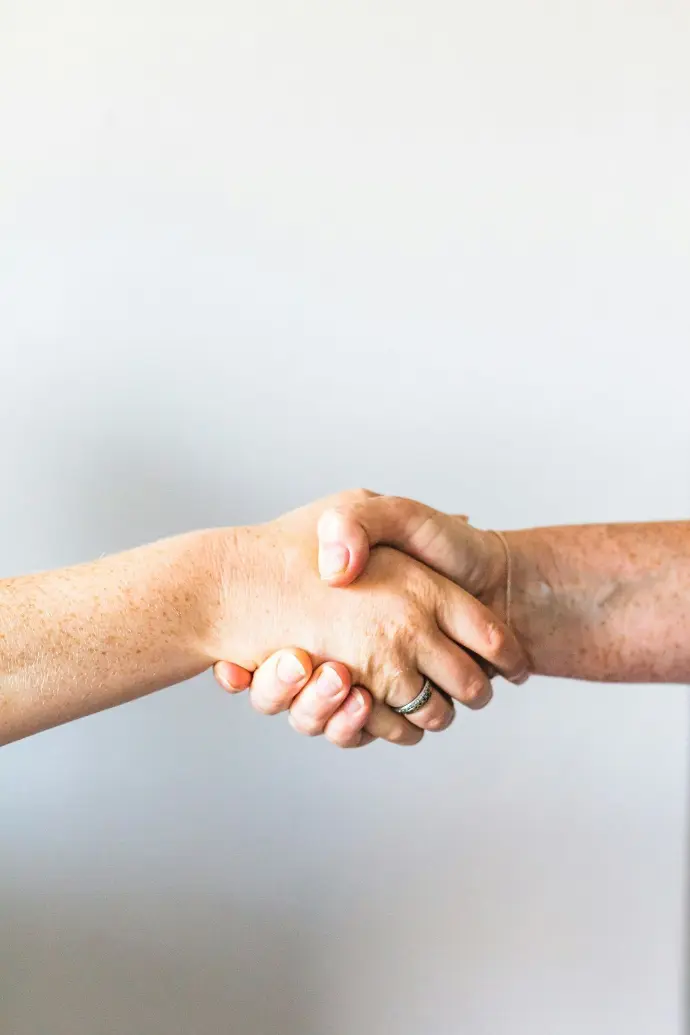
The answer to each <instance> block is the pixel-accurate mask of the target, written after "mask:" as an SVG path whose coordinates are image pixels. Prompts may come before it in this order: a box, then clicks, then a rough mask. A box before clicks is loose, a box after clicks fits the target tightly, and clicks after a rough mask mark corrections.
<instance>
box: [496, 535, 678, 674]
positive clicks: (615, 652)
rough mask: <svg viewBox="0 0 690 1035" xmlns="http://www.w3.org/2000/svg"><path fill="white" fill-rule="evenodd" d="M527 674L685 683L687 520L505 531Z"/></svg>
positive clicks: (515, 620)
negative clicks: (527, 661) (529, 669)
mask: <svg viewBox="0 0 690 1035" xmlns="http://www.w3.org/2000/svg"><path fill="white" fill-rule="evenodd" d="M506 539H507V541H508V544H509V547H510V552H511V557H512V564H513V593H512V609H511V610H512V615H511V618H512V625H513V627H514V628H515V630H516V632H517V634H518V636H519V638H520V639H521V640H522V642H523V644H524V645H525V646H526V648H527V651H528V653H529V655H530V657H531V661H532V665H531V667H532V671H533V672H536V673H540V674H542V675H553V676H566V677H571V678H573V679H590V680H597V681H609V682H645V683H654V682H659V683H688V682H690V521H669V522H657V523H651V524H616V525H582V526H577V525H573V526H564V527H556V528H537V529H529V530H526V531H520V532H507V533H506Z"/></svg>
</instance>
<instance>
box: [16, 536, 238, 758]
mask: <svg viewBox="0 0 690 1035" xmlns="http://www.w3.org/2000/svg"><path fill="white" fill-rule="evenodd" d="M213 535H214V533H203V532H202V533H191V534H190V535H185V536H179V537H176V538H173V539H168V540H164V541H162V542H160V543H154V544H152V545H150V546H145V547H141V548H140V549H137V550H132V551H129V552H127V553H123V554H118V555H116V556H113V557H107V558H104V559H102V560H99V561H96V562H94V563H92V564H85V565H79V566H76V567H73V568H65V569H61V570H59V571H52V572H46V573H41V574H37V575H29V576H24V577H20V578H15V579H7V580H4V581H2V582H0V744H1V743H7V742H9V741H12V740H16V739H19V738H20V737H23V736H27V735H28V734H30V733H35V732H38V731H39V730H42V729H47V728H48V727H51V726H55V725H58V724H60V723H62V722H67V721H69V720H70V719H75V718H78V717H80V716H82V715H86V714H89V713H91V712H95V711H100V710H101V709H103V708H109V707H112V706H113V705H116V704H120V703H122V702H124V701H128V700H132V699H133V698H136V697H140V696H142V695H144V694H147V693H150V692H151V691H154V690H158V689H161V688H162V687H165V686H170V685H172V684H173V683H178V682H181V681H182V680H184V679H189V678H191V677H192V676H194V675H197V674H198V673H199V672H201V671H203V670H204V669H205V668H206V667H207V666H208V665H209V664H210V663H211V661H212V660H214V659H212V658H211V657H210V656H209V655H208V653H207V639H208V635H209V623H210V622H211V621H212V618H213V611H214V606H215V603H216V598H217V596H218V589H217V582H216V572H215V569H214V564H215V559H214V548H213V538H212V537H213Z"/></svg>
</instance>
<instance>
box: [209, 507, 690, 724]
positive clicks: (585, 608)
mask: <svg viewBox="0 0 690 1035" xmlns="http://www.w3.org/2000/svg"><path fill="white" fill-rule="evenodd" d="M504 535H505V542H506V543H507V546H508V550H509V555H510V566H511V613H510V625H511V628H512V629H513V630H514V631H515V633H516V634H517V637H518V639H519V640H520V642H521V643H522V644H523V646H524V647H525V649H526V651H527V654H528V656H529V659H530V671H531V672H532V673H535V674H540V675H552V676H564V677H569V678H572V679H586V680H595V681H607V682H649V683H690V521H671V522H653V523H638V524H606V525H584V526H577V525H573V526H562V527H555V528H535V529H527V530H524V531H513V532H505V533H504ZM380 543H385V544H387V545H390V546H393V547H395V548H396V549H397V550H400V551H405V552H406V553H407V554H409V555H410V556H412V557H415V558H417V559H418V560H421V561H423V562H424V563H425V564H426V565H428V566H429V567H431V568H433V569H434V570H436V571H438V572H440V573H442V574H444V575H445V576H447V577H448V578H450V579H453V580H454V581H456V582H458V583H459V584H460V585H462V586H463V587H464V588H465V589H466V590H468V591H469V592H471V593H473V594H474V595H476V596H477V597H478V598H479V600H481V601H482V602H483V603H485V604H486V605H487V606H488V607H489V608H491V610H493V611H494V613H495V614H496V615H498V616H500V617H503V618H505V608H506V589H507V586H506V575H507V559H506V554H505V551H504V549H503V546H502V543H501V541H500V539H499V538H498V537H497V536H496V535H495V534H493V533H491V532H483V531H481V530H479V529H475V528H473V527H472V526H471V525H469V524H468V523H467V520H466V519H465V518H464V517H455V516H453V515H448V514H443V513H441V512H439V511H435V510H433V509H432V508H430V507H426V506H425V505H424V504H421V503H416V502H415V501H413V500H405V499H397V498H393V497H385V496H376V495H375V494H373V493H369V494H368V498H367V499H360V500H357V501H352V502H350V503H347V504H345V505H342V506H339V507H337V508H334V509H331V510H330V511H327V512H325V513H324V514H323V516H322V518H321V520H320V523H319V566H320V571H321V574H322V578H323V579H324V580H325V581H326V582H328V583H329V584H330V585H331V586H334V587H344V586H347V585H349V584H350V583H351V582H353V581H354V580H356V579H357V578H358V576H359V575H360V573H361V572H362V571H363V570H364V569H365V567H366V565H367V560H368V558H369V554H370V549H371V548H373V547H375V546H376V545H377V544H380ZM216 676H217V678H218V679H219V681H221V682H222V683H223V684H224V685H226V687H229V686H230V685H232V686H234V687H236V688H237V689H240V688H241V687H243V686H245V687H246V686H247V685H249V683H250V681H251V676H250V675H249V674H248V673H243V672H242V670H241V669H237V668H236V666H233V665H228V664H227V663H219V664H218V665H217V666H216ZM251 693H252V695H256V696H257V697H258V698H259V707H260V708H261V709H262V710H278V707H280V708H289V709H290V713H291V721H292V725H293V726H294V727H295V728H296V729H297V730H298V731H299V732H303V733H308V734H311V735H314V734H315V733H320V732H321V731H322V730H323V729H324V728H327V725H328V723H329V722H332V721H333V718H334V717H337V716H338V710H337V709H334V710H333V711H332V712H327V711H326V710H325V709H324V707H323V705H320V706H319V708H318V710H317V709H316V707H315V701H314V698H313V695H311V694H309V693H308V692H306V693H296V695H295V696H294V698H293V700H292V701H288V700H287V698H286V693H285V690H284V688H279V687H277V686H275V681H274V680H273V679H272V677H271V673H270V672H264V673H260V674H259V678H258V680H256V679H255V683H254V684H252V689H251ZM365 727H366V722H363V724H362V729H364V728H365Z"/></svg>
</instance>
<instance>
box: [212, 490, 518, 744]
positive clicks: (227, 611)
mask: <svg viewBox="0 0 690 1035" xmlns="http://www.w3.org/2000/svg"><path fill="white" fill-rule="evenodd" d="M216 534H217V536H218V537H219V538H218V539H217V541H215V542H214V546H213V552H214V555H215V563H214V568H215V569H216V570H217V571H219V572H220V577H219V579H218V584H219V586H220V598H221V599H220V604H219V607H218V610H217V619H216V621H215V622H214V623H213V624H212V628H213V636H212V639H213V642H212V644H209V646H208V651H209V653H210V655H211V657H215V658H224V659H228V658H232V661H228V660H223V661H218V662H216V664H215V666H214V673H215V676H216V679H217V681H218V682H219V683H220V685H221V686H222V687H223V688H224V689H225V690H227V691H229V692H231V693H236V692H240V691H244V690H249V694H250V698H251V702H252V705H253V706H254V708H256V709H257V710H258V711H260V712H262V713H264V714H276V713H278V712H283V711H287V712H288V713H289V719H290V723H291V725H292V726H293V728H294V729H295V730H296V731H297V732H299V733H303V734H306V735H307V736H316V735H320V734H324V735H325V736H326V737H327V738H328V739H329V740H330V741H331V742H332V743H334V744H336V745H338V746H340V747H361V746H364V745H365V744H368V743H370V742H371V741H372V740H374V739H376V738H381V739H384V740H388V741H391V742H393V743H396V744H416V743H417V742H418V741H419V740H421V738H422V736H423V735H424V731H425V730H427V731H439V730H444V729H446V728H447V727H448V726H449V725H450V723H451V722H452V720H453V716H454V709H455V702H459V703H461V704H464V705H466V706H467V707H469V708H475V709H476V708H482V707H484V705H486V704H488V702H489V700H490V699H491V695H492V690H491V681H490V680H491V677H492V676H493V675H495V674H496V673H500V674H501V675H503V676H504V677H505V678H507V679H509V680H511V681H512V682H513V683H518V684H519V683H523V682H524V681H525V680H526V679H527V677H528V674H529V661H528V658H527V655H526V653H525V650H524V649H523V647H522V646H521V644H520V643H519V642H518V640H517V638H516V637H515V635H514V633H513V632H512V631H511V629H510V628H509V619H510V615H509V614H508V610H509V608H510V577H511V558H510V555H509V551H508V545H507V542H506V540H505V539H504V537H503V536H502V535H501V534H500V533H494V532H486V531H480V530H479V529H476V528H473V527H472V526H471V525H469V524H468V522H467V519H466V518H465V517H461V516H453V515H448V514H443V513H440V512H439V511H435V510H433V509H431V508H430V507H426V506H424V505H423V504H421V503H416V502H414V501H412V500H405V499H397V498H393V497H386V496H378V495H376V494H375V493H372V492H367V491H365V490H358V491H354V492H348V493H342V494H340V495H338V496H335V497H331V498H330V499H327V500H321V501H319V502H318V503H314V504H311V505H309V506H307V507H304V508H301V509H300V510H297V511H294V512H293V513H291V514H288V515H286V516H284V517H282V518H280V519H278V520H277V521H274V522H271V523H269V524H267V525H261V526H255V527H251V528H242V529H232V530H229V531H228V530H223V531H221V532H219V533H216Z"/></svg>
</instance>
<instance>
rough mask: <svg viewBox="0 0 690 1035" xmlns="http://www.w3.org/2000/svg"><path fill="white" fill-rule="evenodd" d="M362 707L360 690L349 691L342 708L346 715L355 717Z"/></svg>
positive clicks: (362, 698)
mask: <svg viewBox="0 0 690 1035" xmlns="http://www.w3.org/2000/svg"><path fill="white" fill-rule="evenodd" d="M363 707H364V696H363V695H362V691H361V690H350V693H349V694H348V695H347V700H346V701H345V704H344V705H343V708H344V709H345V711H346V712H347V714H348V715H356V714H357V713H358V712H361V710H362V708H363Z"/></svg>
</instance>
